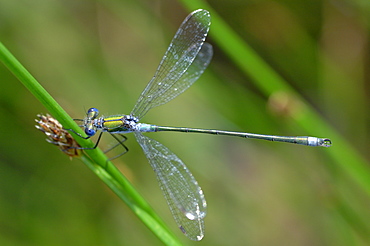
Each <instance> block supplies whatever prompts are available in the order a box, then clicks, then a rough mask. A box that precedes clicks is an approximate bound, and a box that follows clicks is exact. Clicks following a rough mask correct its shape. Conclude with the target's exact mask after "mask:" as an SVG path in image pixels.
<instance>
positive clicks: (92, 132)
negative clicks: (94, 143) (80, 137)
mask: <svg viewBox="0 0 370 246" xmlns="http://www.w3.org/2000/svg"><path fill="white" fill-rule="evenodd" d="M85 133H86V135H87V136H89V137H92V136H94V135H95V133H96V131H95V130H94V129H90V128H86V129H85Z"/></svg>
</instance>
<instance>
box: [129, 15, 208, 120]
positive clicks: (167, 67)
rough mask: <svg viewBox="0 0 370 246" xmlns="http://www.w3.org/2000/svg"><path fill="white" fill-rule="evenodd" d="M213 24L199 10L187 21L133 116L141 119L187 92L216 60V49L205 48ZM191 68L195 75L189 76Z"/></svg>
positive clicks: (178, 31)
mask: <svg viewBox="0 0 370 246" xmlns="http://www.w3.org/2000/svg"><path fill="white" fill-rule="evenodd" d="M210 23H211V17H210V15H209V12H208V11H207V10H201V9H200V10H196V11H194V12H192V13H191V14H189V15H188V16H187V17H186V19H185V20H184V22H183V23H182V24H181V26H180V27H179V29H178V30H177V32H176V34H175V36H174V38H173V39H172V41H171V43H170V45H169V47H168V49H167V51H166V53H165V54H164V56H163V58H162V61H161V62H160V64H159V66H158V68H157V71H156V72H155V74H154V77H153V78H152V79H151V81H150V82H149V83H148V85H147V86H146V88H145V89H144V91H143V92H142V93H141V95H140V97H139V99H138V101H137V102H136V105H135V106H134V108H133V110H132V111H131V115H132V116H135V117H137V118H138V119H140V118H141V117H143V116H144V115H145V114H146V113H147V112H148V111H149V110H150V109H151V108H153V107H156V106H159V105H162V104H165V103H167V102H168V101H170V100H172V99H173V98H175V97H176V96H178V95H179V94H181V93H182V92H184V91H185V90H186V89H187V88H189V87H190V86H191V85H192V84H193V83H194V82H195V81H196V80H197V79H198V78H199V76H200V75H201V74H202V73H203V72H204V70H205V69H206V67H207V66H208V64H209V61H210V60H211V57H212V46H211V45H209V44H207V45H203V43H204V40H205V39H206V36H207V33H208V30H209V25H210ZM202 46H203V48H202ZM201 48H202V49H201ZM189 67H191V69H190V70H191V74H190V72H187V71H188V70H189Z"/></svg>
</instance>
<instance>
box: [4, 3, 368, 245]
mask: <svg viewBox="0 0 370 246" xmlns="http://www.w3.org/2000/svg"><path fill="white" fill-rule="evenodd" d="M183 2H188V1H182V2H178V1H171V0H140V1H134V0H122V1H87V0H85V1H82V0H77V1H62V0H53V1H46V0H44V1H42V0H40V1H12V0H3V1H1V3H0V37H1V39H0V41H1V42H3V44H4V45H5V46H6V47H7V48H8V49H9V50H10V51H11V52H12V53H13V54H14V55H15V56H16V57H17V59H19V61H20V62H21V63H22V64H23V65H24V66H25V67H26V68H27V69H28V70H29V71H30V72H31V73H32V74H33V75H34V76H35V78H36V79H37V80H38V81H39V82H40V83H41V84H42V85H43V86H44V87H45V88H46V89H47V90H48V91H49V93H51V95H52V96H53V97H54V98H55V99H56V100H57V101H58V102H59V103H60V104H61V105H62V106H63V107H64V109H65V110H66V111H67V112H68V113H69V114H70V115H71V116H72V117H74V118H83V117H84V115H85V111H86V109H88V108H90V107H97V108H99V110H100V112H102V113H103V114H105V115H110V114H124V113H129V112H130V111H131V109H132V107H133V106H134V103H135V101H136V99H137V98H138V96H139V94H140V92H141V91H142V90H143V88H144V87H145V85H146V84H147V82H148V81H149V80H150V79H151V77H152V75H153V74H154V72H155V69H156V67H157V65H158V63H159V61H160V59H161V58H162V56H163V54H164V52H165V50H166V48H167V46H168V44H169V42H170V40H171V38H172V37H173V35H174V33H175V32H176V30H177V28H178V27H179V25H180V24H181V22H182V20H183V19H184V18H185V17H186V15H187V14H188V13H190V11H189V10H188V9H186V8H185V7H184V5H183V4H184V3H183ZM191 2H197V1H191ZM208 4H209V5H210V6H211V7H212V8H213V10H214V11H215V13H218V14H219V15H220V16H221V18H222V19H223V20H224V21H225V22H226V23H227V24H228V25H230V27H231V28H232V29H233V30H234V31H235V32H236V33H237V34H238V35H240V37H241V38H242V39H243V40H244V41H245V43H248V44H249V45H250V46H252V47H253V49H254V50H255V51H256V52H257V53H258V54H259V56H260V57H261V59H262V60H264V61H266V62H267V63H268V64H269V65H270V66H271V67H272V68H273V69H274V70H275V71H276V72H277V73H278V74H279V75H280V76H281V77H282V78H284V80H286V81H287V82H288V83H289V84H290V86H292V87H293V88H294V89H295V90H296V92H297V93H298V94H299V95H300V96H302V97H303V98H304V99H305V100H307V102H308V103H309V105H311V106H313V108H314V109H315V110H316V111H317V113H318V114H319V115H320V116H321V117H322V120H324V121H326V122H327V123H328V124H329V126H330V132H335V131H336V132H337V133H339V135H333V136H331V135H330V133H328V132H326V131H325V130H323V128H324V127H323V128H321V127H317V129H315V130H316V131H315V132H307V131H306V129H304V127H302V125H300V124H299V123H298V122H299V120H298V121H297V120H294V119H297V118H299V114H300V112H301V111H303V110H304V109H305V107H306V106H307V105H306V102H302V101H300V100H298V99H297V98H295V97H294V96H290V95H289V94H287V93H284V92H281V91H277V92H276V93H273V94H271V95H266V94H265V93H263V92H262V91H261V90H260V89H259V87H258V85H256V84H255V81H253V80H252V79H251V78H250V77H249V76H246V75H245V74H244V73H243V72H242V71H241V70H240V69H239V68H238V67H237V66H236V65H235V63H233V62H232V60H231V59H230V58H229V57H228V55H227V54H226V53H225V52H224V50H223V48H221V47H219V46H218V45H217V43H216V42H214V40H213V38H212V37H213V35H215V36H216V35H220V34H217V33H212V25H211V29H210V37H209V38H208V39H207V41H208V42H210V43H211V44H213V46H214V58H213V60H212V62H211V65H210V67H209V68H208V69H207V71H206V73H205V74H204V76H202V77H201V78H200V79H199V81H198V82H196V83H195V84H194V85H193V86H192V88H190V89H189V90H188V91H187V92H186V93H184V94H183V95H181V96H179V98H177V99H176V100H173V101H171V102H170V103H168V104H167V105H164V106H161V107H159V108H156V109H153V110H152V111H151V112H149V113H148V115H146V116H145V118H144V119H143V122H148V123H153V124H158V125H170V126H189V127H199V128H214V129H224V130H236V131H245V132H253V133H262V134H277V135H314V136H317V137H329V138H332V140H333V146H332V147H331V148H329V149H326V148H310V147H305V146H295V145H291V144H284V143H271V142H263V141H258V140H248V139H239V138H230V137H221V136H207V135H197V134H181V133H156V134H150V137H153V138H155V139H157V140H159V141H160V142H162V143H163V144H165V145H166V146H167V147H169V148H170V149H171V150H172V151H173V152H175V153H176V154H177V155H178V156H179V157H180V158H181V159H182V160H183V161H184V162H185V163H186V164H187V166H188V167H189V168H190V170H191V171H192V172H193V174H194V176H195V177H196V179H197V180H198V182H199V184H200V185H201V187H202V188H203V191H204V193H205V196H206V198H207V202H208V216H207V217H206V220H205V222H206V236H205V238H204V239H203V240H202V241H201V242H192V241H190V240H188V239H187V238H186V237H185V236H183V235H182V233H181V232H180V230H178V229H177V226H176V224H175V222H174V220H173V219H172V216H171V214H170V211H169V209H168V207H167V204H166V202H165V200H164V198H163V195H162V193H161V191H160V189H159V186H158V184H157V181H156V178H155V175H154V173H153V171H152V170H151V167H150V165H149V164H148V163H147V160H146V159H145V156H144V154H143V153H142V150H141V149H140V147H139V146H138V144H137V143H136V141H135V139H134V137H133V136H132V135H128V137H129V140H128V141H127V146H128V147H129V148H130V151H129V153H127V154H126V155H125V156H124V157H121V158H119V159H116V160H114V163H115V165H116V166H117V167H118V168H119V169H120V170H122V172H123V173H124V175H125V176H126V177H128V178H129V179H130V181H131V182H132V183H133V184H134V186H135V187H136V188H137V189H138V190H139V191H140V193H141V194H142V195H143V196H144V197H145V198H146V199H147V201H148V202H149V203H150V204H151V205H152V206H153V208H154V209H155V210H156V211H157V212H158V213H159V215H160V216H161V217H162V218H163V219H164V220H165V221H166V222H167V223H168V225H169V227H170V228H171V229H173V231H174V232H175V234H177V235H178V236H179V238H180V240H182V242H183V243H184V244H185V245H369V244H370V239H369V235H370V225H369V220H370V211H369V207H370V198H369V195H370V192H369V186H366V185H364V183H365V184H366V180H365V182H361V181H358V180H361V179H363V177H366V175H367V176H368V175H369V173H368V171H369V166H368V163H369V159H370V154H369V151H368V150H369V147H370V142H369V138H370V134H369V133H370V127H369V126H370V124H369V121H370V117H369V108H370V107H369V106H370V105H369V104H370V100H369V98H370V95H369V91H370V90H369V87H370V84H369V81H370V69H369V66H370V52H369V47H370V46H369V30H370V17H369V16H370V4H369V2H368V1H361V0H357V1H346V0H337V1H318V0H317V1H309V0H306V1H294V0H290V1H289V0H285V1H268V0H266V1H244V0H231V1H220V0H211V1H208ZM194 9H195V8H194ZM194 9H193V10H194ZM211 14H212V12H211ZM219 38H220V36H219ZM221 38H222V36H221ZM261 76H264V74H263V71H261ZM0 80H1V90H0V117H1V121H0V129H1V130H0V137H1V141H0V244H1V245H161V244H162V243H161V242H160V241H159V240H158V239H157V238H156V237H155V236H154V235H153V234H152V233H151V232H150V230H149V229H147V228H146V227H145V226H144V225H143V223H142V222H141V221H140V220H138V219H137V218H136V217H135V216H134V215H133V213H132V212H131V210H129V209H128V208H127V206H126V205H125V204H124V203H123V202H122V201H121V200H119V199H118V198H117V197H116V196H115V195H114V194H113V193H112V192H111V191H110V190H109V189H108V188H107V187H106V186H105V185H104V184H103V183H102V182H101V181H100V180H99V179H98V178H97V177H96V176H95V175H94V174H93V173H92V172H91V171H90V170H89V169H88V168H86V166H85V165H83V163H82V162H81V161H80V160H79V159H74V160H72V161H70V160H69V158H68V157H67V156H66V155H64V154H63V153H61V152H60V150H58V149H57V148H56V147H55V146H52V145H50V144H48V143H46V142H45V140H44V139H45V136H43V135H42V134H41V132H39V131H38V130H36V129H35V128H34V124H35V122H34V121H33V120H34V118H36V115H37V114H38V113H48V112H46V111H45V108H44V107H43V105H41V104H40V102H38V101H37V100H36V99H35V98H34V97H33V95H32V94H30V93H29V91H28V90H26V89H25V88H24V86H23V85H22V84H21V83H19V81H18V80H17V79H16V78H15V77H14V76H13V75H12V74H11V73H10V72H9V70H8V69H7V68H6V67H5V66H3V65H0ZM267 83H268V81H267ZM305 124H306V125H308V127H307V128H309V125H310V124H311V122H310V120H309V119H308V120H305ZM312 124H314V123H312ZM340 135H341V136H342V137H343V138H344V140H345V143H346V144H348V145H347V146H345V147H344V145H341V144H339V142H341V141H340V140H339V139H338V140H337V143H338V144H337V145H336V137H337V136H340ZM338 138H339V137H338ZM112 142H114V141H113V139H111V138H110V136H106V137H105V139H104V143H102V145H101V146H102V148H103V149H104V148H106V147H108V146H109V144H110V143H112ZM347 150H348V151H350V152H351V153H352V155H354V156H355V158H353V159H356V160H359V161H358V163H357V162H352V163H346V165H348V166H350V167H352V166H357V165H363V164H364V163H365V165H366V167H367V169H366V168H365V169H364V170H365V172H362V173H363V174H364V175H365V176H363V177H360V176H358V177H356V175H353V174H349V173H348V172H346V169H345V168H343V165H339V164H338V163H340V158H339V157H338V156H339V155H336V153H339V152H341V154H343V152H346V151H347ZM366 172H367V173H366ZM360 173H361V172H360ZM368 182H370V181H368ZM361 184H362V185H361Z"/></svg>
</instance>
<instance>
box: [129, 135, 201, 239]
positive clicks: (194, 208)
mask: <svg viewBox="0 0 370 246" xmlns="http://www.w3.org/2000/svg"><path fill="white" fill-rule="evenodd" d="M135 136H136V139H137V141H138V143H139V144H140V146H141V147H142V148H143V150H144V153H145V155H146V157H147V158H148V160H149V163H150V165H151V166H152V168H153V170H154V171H155V173H156V175H157V179H158V181H159V184H160V187H161V189H162V191H163V193H164V196H165V198H166V201H167V204H168V206H169V207H170V210H171V213H172V215H173V217H174V219H175V221H176V223H177V225H178V226H179V228H180V229H181V231H182V232H183V233H184V234H185V235H186V236H187V237H188V238H190V239H192V240H196V241H199V240H201V239H202V238H203V236H204V217H205V216H206V208H207V204H206V200H205V198H204V195H203V191H202V189H201V188H200V187H199V185H198V183H197V181H196V180H195V179H194V177H193V175H192V174H191V173H190V171H189V169H188V168H187V167H186V166H185V164H184V163H183V162H182V161H181V160H180V159H179V158H178V157H177V156H176V155H175V154H174V153H172V152H171V150H169V149H168V148H166V147H165V146H164V145H162V144H161V143H159V142H157V141H155V140H153V139H151V138H149V137H147V136H144V135H143V134H142V133H140V132H135Z"/></svg>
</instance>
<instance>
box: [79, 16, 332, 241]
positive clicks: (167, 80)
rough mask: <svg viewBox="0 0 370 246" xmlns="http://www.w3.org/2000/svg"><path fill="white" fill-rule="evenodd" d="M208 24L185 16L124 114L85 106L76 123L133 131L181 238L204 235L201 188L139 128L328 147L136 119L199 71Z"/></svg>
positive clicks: (206, 50)
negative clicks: (106, 113)
mask: <svg viewBox="0 0 370 246" xmlns="http://www.w3.org/2000/svg"><path fill="white" fill-rule="evenodd" d="M210 23H211V17H210V14H209V12H208V11H206V10H196V11H194V12H192V13H191V14H190V15H189V16H187V17H186V19H185V20H184V21H183V23H182V24H181V26H180V28H179V29H178V31H177V32H176V34H175V37H174V38H173V39H172V41H171V43H170V45H169V47H168V49H167V51H166V53H165V54H164V57H163V58H162V61H161V62H160V64H159V67H158V69H157V70H156V72H155V75H154V77H153V78H152V79H151V81H150V82H149V84H148V85H147V86H146V88H145V89H144V91H143V92H142V93H141V95H140V97H139V99H138V101H137V102H136V104H135V106H134V108H133V110H132V111H131V113H130V114H129V115H114V116H109V117H98V114H99V112H98V110H97V109H96V108H90V109H89V110H88V111H87V116H86V117H85V119H84V120H83V125H82V126H83V127H84V129H85V133H86V135H87V137H85V138H90V137H92V136H94V135H95V134H96V133H97V132H98V131H100V136H101V134H102V133H103V132H109V133H110V134H125V133H129V132H133V133H134V135H135V137H136V139H137V141H138V143H139V144H140V146H141V147H142V149H143V151H144V153H145V155H146V157H147V158H148V160H149V163H150V164H151V166H152V168H153V169H154V171H155V173H156V175H157V179H158V182H159V184H160V186H161V189H162V191H163V193H164V196H165V198H166V201H167V203H168V206H169V207H170V210H171V212H172V215H173V217H174V218H175V220H176V222H177V224H178V226H179V228H180V229H181V231H182V232H183V233H184V234H185V235H186V236H187V237H189V238H190V239H192V240H197V241H198V240H201V239H202V238H203V236H204V218H205V216H206V208H207V203H206V200H205V198H204V195H203V191H202V189H201V188H200V187H199V185H198V183H197V181H196V180H195V179H194V177H193V175H192V174H191V172H190V171H189V169H188V168H187V167H186V166H185V164H184V163H183V162H182V161H181V160H180V158H178V157H177V156H176V155H175V154H174V153H172V152H171V151H170V150H169V149H168V148H167V147H165V146H164V145H162V144H161V143H159V142H157V141H156V140H153V139H151V138H149V137H147V136H145V135H143V132H159V131H177V132H198V133H207V134H215V135H229V136H236V137H243V138H255V139H263V140H268V141H277V142H288V143H295V144H301V145H308V146H324V147H329V146H330V145H331V141H330V140H329V139H324V138H316V137H285V136H273V135H260V134H252V133H244V132H230V131H221V130H209V129H194V128H186V127H169V126H156V125H150V124H145V123H139V120H140V119H141V118H142V117H143V116H144V115H145V114H146V113H147V112H148V111H149V110H150V109H152V108H154V107H157V106H160V105H162V104H165V103H167V102H169V101H170V100H172V99H174V98H175V97H177V96H178V95H180V94H181V93H183V92H184V91H185V90H186V89H188V88H189V87H190V86H191V85H192V84H193V83H194V82H195V81H196V80H197V79H198V78H199V77H200V76H201V75H202V73H203V72H204V70H205V69H206V67H207V66H208V64H209V62H210V60H211V58H212V54H213V51H212V46H211V45H210V44H208V43H205V39H206V36H207V33H208V29H209V26H210ZM100 136H99V139H100ZM98 141H99V140H98ZM97 144H98V142H97ZM97 144H96V145H97Z"/></svg>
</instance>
